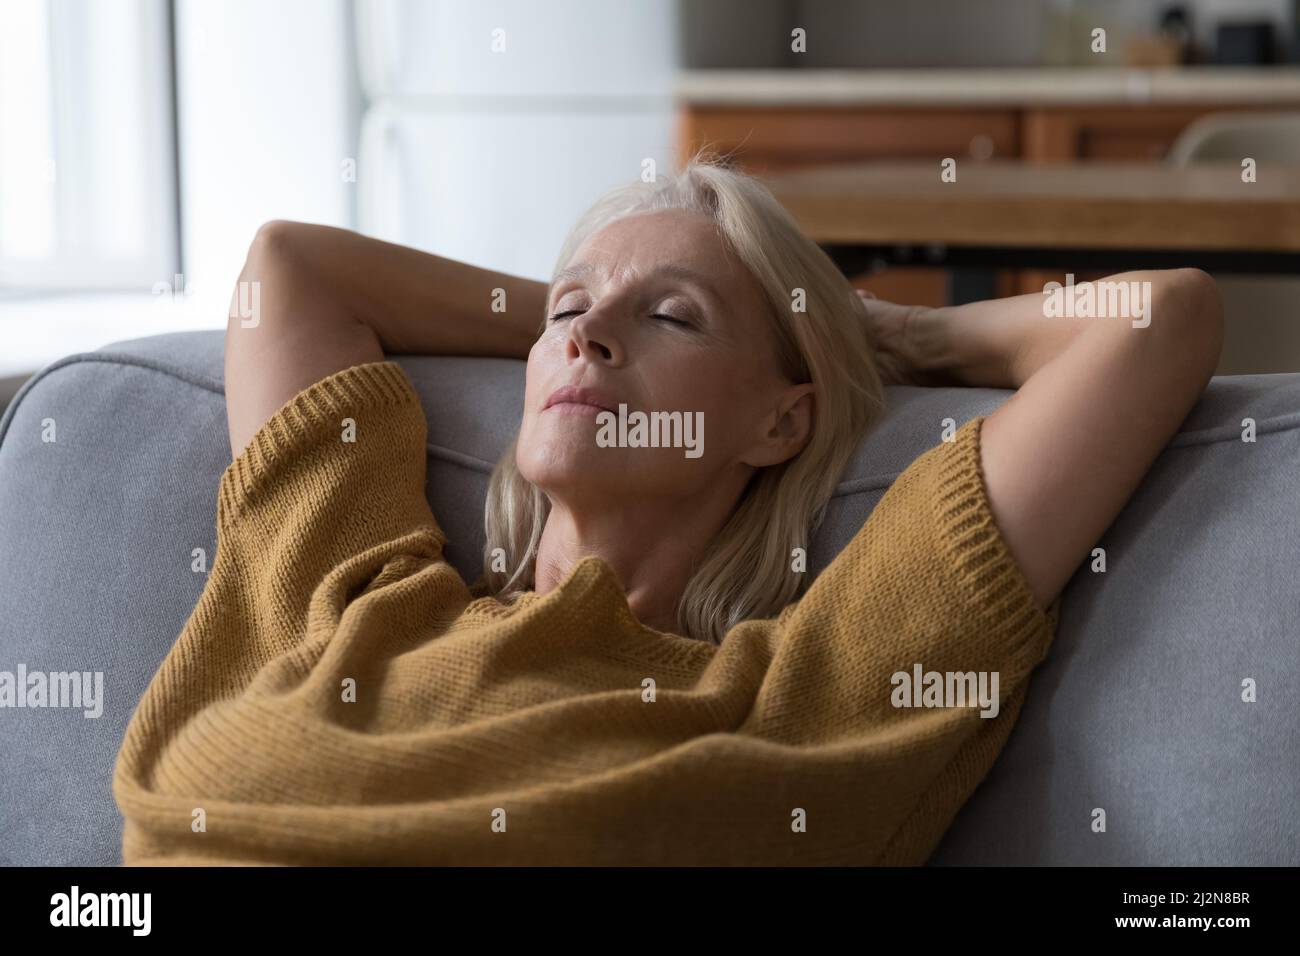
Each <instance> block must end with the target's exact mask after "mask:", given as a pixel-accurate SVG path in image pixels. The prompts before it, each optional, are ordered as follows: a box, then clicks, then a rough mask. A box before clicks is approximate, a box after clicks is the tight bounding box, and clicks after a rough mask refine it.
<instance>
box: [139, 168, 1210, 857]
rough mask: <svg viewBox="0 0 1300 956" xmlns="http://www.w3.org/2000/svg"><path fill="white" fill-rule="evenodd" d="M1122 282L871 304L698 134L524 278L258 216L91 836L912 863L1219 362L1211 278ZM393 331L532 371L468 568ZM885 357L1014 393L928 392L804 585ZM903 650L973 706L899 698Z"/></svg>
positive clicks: (312, 851)
mask: <svg viewBox="0 0 1300 956" xmlns="http://www.w3.org/2000/svg"><path fill="white" fill-rule="evenodd" d="M1114 279H1115V281H1124V282H1134V283H1139V284H1143V283H1149V285H1145V286H1143V285H1139V286H1136V287H1135V288H1145V289H1147V290H1148V291H1149V297H1148V298H1147V299H1146V300H1145V306H1146V308H1147V309H1148V310H1149V312H1148V313H1147V314H1149V315H1150V317H1151V321H1150V322H1149V324H1147V325H1145V326H1142V325H1139V324H1138V323H1134V322H1129V321H1127V320H1126V318H1125V317H1123V316H1112V317H1109V318H1093V319H1085V318H1071V319H1064V318H1050V319H1049V318H1046V317H1045V315H1044V306H1043V296H1040V295H1027V296H1019V297H1015V298H1011V299H1006V300H1000V301H989V302H980V303H974V304H971V305H965V306H958V307H953V308H946V309H935V310H927V309H919V308H908V307H903V306H897V305H893V304H890V303H885V302H879V301H875V300H871V299H869V298H862V297H859V296H858V295H856V294H855V293H854V292H853V290H852V289H851V287H850V286H849V284H848V283H847V281H846V280H845V279H844V278H843V277H842V276H841V275H840V274H839V273H838V272H837V271H836V270H835V268H834V267H833V265H832V264H831V262H830V261H829V259H828V258H827V257H826V256H825V255H824V254H823V253H822V252H821V251H820V250H819V249H818V248H817V247H816V246H815V245H813V244H812V243H811V242H809V241H808V240H807V239H806V238H804V237H803V236H801V235H800V234H799V232H798V230H797V229H796V228H795V226H794V225H793V223H792V222H791V220H790V219H789V217H788V216H787V215H786V214H785V213H784V212H783V211H782V210H781V209H780V207H779V206H778V205H777V204H776V203H775V201H774V200H773V199H772V198H771V196H770V195H769V194H768V193H767V192H766V190H765V189H764V188H763V187H762V186H761V185H759V184H758V183H757V182H756V181H754V180H751V179H748V178H746V177H744V176H742V175H740V174H738V173H735V172H732V171H729V170H727V169H725V168H722V167H718V166H713V165H709V164H707V163H701V162H693V163H691V164H689V165H688V166H687V168H686V169H684V170H683V171H682V173H681V174H680V175H679V176H676V177H664V178H661V179H660V180H659V181H658V182H655V183H651V184H646V183H635V184H633V185H631V186H629V187H626V188H624V189H620V190H616V191H615V192H614V193H612V194H610V195H609V196H607V197H606V198H605V199H603V200H602V201H601V202H599V203H597V205H596V206H594V207H593V209H592V210H591V211H590V212H589V213H588V214H587V215H585V216H584V217H583V219H582V220H580V222H579V223H578V225H577V227H576V228H575V230H574V232H573V234H572V235H571V236H570V238H569V240H568V241H567V242H566V243H565V245H564V248H563V249H562V251H561V255H560V259H559V263H558V271H557V273H556V275H555V277H554V279H553V282H552V283H550V284H549V285H546V284H542V283H537V282H532V281H528V280H524V279H519V278H515V277H512V276H507V275H502V274H499V273H494V272H490V271H487V270H483V269H478V268H474V267H471V266H468V265H465V264H461V263H456V262H452V261H450V260H447V259H443V258H439V257H436V256H430V255H426V254H423V253H420V252H416V251H414V250H411V249H406V248H402V247H399V246H393V245H390V244H386V243H382V242H378V241H375V240H372V239H367V238H364V237H362V236H359V235H356V234H353V233H350V232H346V231H343V230H338V229H332V228H328V227H322V226H309V225H303V224H296V223H286V222H273V223H269V224H268V225H266V226H264V227H263V228H262V229H261V230H260V231H259V233H258V235H257V237H256V238H255V240H254V242H253V245H252V247H251V249H250V251H249V255H248V260H247V262H246V264H245V266H244V270H243V273H242V274H241V276H240V282H241V283H256V284H257V289H258V290H259V293H260V294H259V296H256V297H251V296H245V297H244V301H254V302H257V301H260V314H257V315H246V314H243V313H242V312H241V313H238V314H235V315H233V316H232V320H231V323H230V328H229V331H228V335H227V351H226V401H227V411H228V422H229V429H230V440H231V447H232V451H233V453H234V461H233V462H232V464H231V466H230V468H229V469H228V470H227V471H226V473H225V474H224V475H223V476H222V481H221V487H220V491H219V496H218V509H217V521H218V553H217V556H216V559H215V561H214V566H213V569H212V572H211V574H210V578H209V581H208V584H207V587H206V588H205V591H204V594H203V596H202V598H201V599H200V601H199V604H198V606H197V607H196V608H195V611H194V613H193V615H192V617H191V619H190V621H189V622H187V624H186V628H185V630H184V631H183V632H182V634H181V636H180V638H179V639H178V641H177V645H176V647H175V648H173V650H172V652H171V653H170V654H169V656H168V658H167V660H165V661H164V663H163V665H162V667H161V668H160V671H159V673H158V675H156V676H155V678H154V681H153V683H152V684H151V686H150V688H149V690H148V691H147V692H146V694H145V697H144V699H143V700H142V701H141V704H140V707H139V709H138V710H137V712H136V714H135V716H134V717H133V719H132V723H131V726H130V727H129V728H128V732H127V735H126V738H125V740H124V742H123V746H122V751H121V753H120V754H119V758H118V765H117V768H116V773H115V779H114V793H115V795H116V797H117V799H118V802H119V805H120V806H121V807H122V810H123V813H124V816H125V818H126V833H125V837H124V848H123V854H124V859H125V860H126V862H128V863H133V862H138V863H186V862H199V863H212V862H249V863H252V862H260V863H266V862H271V863H365V862H370V863H376V862H377V863H453V864H455V863H597V864H602V863H604V864H619V863H785V864H790V863H795V864H798V863H805V864H806V863H920V862H923V861H924V860H925V859H926V858H927V857H928V856H929V854H930V853H931V851H932V850H933V849H934V847H935V845H936V844H937V842H938V840H939V838H940V837H941V836H942V834H943V832H944V830H946V828H947V826H948V824H949V823H950V822H951V820H952V818H953V816H954V815H955V814H956V812H957V810H958V809H959V808H960V806H961V805H962V804H963V803H964V802H965V800H966V798H967V797H968V796H969V795H970V793H971V791H972V790H973V789H974V788H975V786H977V785H978V783H979V782H980V780H981V779H982V778H983V776H984V775H985V774H986V773H987V771H988V769H989V767H990V766H991V765H992V763H993V761H994V759H995V758H996V756H997V753H998V752H999V750H1000V749H1001V747H1002V745H1003V744H1004V742H1005V740H1006V737H1007V735H1008V734H1009V732H1010V730H1011V727H1012V725H1013V724H1014V721H1015V719H1016V716H1017V715H1018V713H1019V710H1020V707H1021V705H1022V703H1023V700H1024V695H1025V692H1026V689H1027V685H1028V678H1029V674H1030V672H1031V671H1032V670H1033V668H1034V667H1035V666H1036V665H1037V664H1038V663H1039V662H1041V660H1042V659H1043V657H1044V656H1045V654H1046V652H1047V649H1048V646H1049V645H1050V642H1051V638H1052V636H1053V633H1054V629H1055V624H1056V619H1057V614H1058V613H1059V595H1060V593H1061V591H1062V589H1063V588H1064V586H1065V584H1066V582H1067V581H1068V580H1069V578H1070V577H1071V575H1072V574H1073V572H1074V570H1075V569H1076V567H1077V566H1078V565H1079V563H1080V562H1081V560H1082V559H1083V558H1084V557H1085V556H1087V555H1088V553H1089V551H1090V550H1091V549H1092V547H1093V546H1094V545H1095V543H1096V542H1097V540H1098V538H1099V537H1100V536H1101V534H1102V533H1103V532H1104V531H1105V529H1106V528H1107V526H1108V525H1109V524H1110V523H1111V521H1112V520H1113V519H1114V517H1115V516H1116V514H1117V513H1118V512H1119V510H1120V509H1121V508H1122V507H1123V505H1124V503H1125V501H1126V500H1127V499H1128V497H1129V496H1130V495H1131V494H1132V493H1133V491H1134V489H1135V488H1136V487H1137V485H1138V483H1139V482H1140V481H1141V479H1142V477H1143V475H1144V474H1145V472H1146V471H1147V469H1148V468H1149V467H1150V465H1151V463H1152V461H1153V460H1154V459H1155V457H1156V456H1157V454H1158V453H1159V452H1160V450H1161V449H1162V448H1163V447H1164V445H1165V444H1166V443H1167V442H1168V441H1169V439H1170V438H1171V437H1172V435H1173V434H1174V433H1175V432H1176V431H1177V429H1178V427H1179V425H1180V423H1181V422H1182V421H1183V419H1184V417H1185V416H1186V415H1187V413H1188V411H1189V410H1190V409H1191V407H1192V405H1193V404H1194V403H1195V402H1196V400H1197V398H1198V396H1199V395H1200V394H1201V392H1202V391H1203V389H1204V387H1205V385H1206V383H1207V381H1208V380H1209V378H1210V376H1211V375H1212V373H1213V370H1214V367H1215V365H1216V363H1217V358H1218V351H1219V347H1220V342H1221V335H1222V332H1221V324H1222V318H1221V309H1220V307H1219V302H1218V297H1217V293H1216V291H1215V287H1214V284H1213V282H1212V280H1210V279H1209V278H1208V277H1207V276H1206V275H1205V274H1204V273H1202V272H1199V271H1196V270H1174V271H1167V272H1142V273H1128V274H1124V275H1122V276H1117V277H1114ZM246 288H247V287H246ZM237 294H238V293H237ZM539 317H542V318H543V322H542V324H541V326H540V328H539V326H538V318H539ZM387 353H408V354H412V353H428V354H460V355H481V356H513V357H518V358H526V359H527V361H528V365H527V372H526V390H525V399H524V408H523V419H522V422H521V425H520V429H519V433H518V436H517V438H516V441H515V443H514V444H512V446H511V448H510V449H509V450H508V451H507V453H506V455H505V456H504V457H503V458H502V460H501V462H500V463H499V464H498V466H497V469H496V472H495V473H494V475H493V480H492V484H491V489H490V492H489V496H488V501H487V506H486V520H487V531H488V540H487V547H486V549H485V556H484V558H485V560H484V575H483V578H482V579H481V580H480V582H479V583H478V586H477V587H476V589H474V590H473V591H471V589H470V588H468V587H467V586H466V583H465V582H464V580H463V579H462V578H461V577H460V576H459V575H458V574H457V573H456V572H455V570H454V569H452V568H451V566H450V565H449V564H448V563H447V562H446V560H445V558H444V557H443V545H444V544H445V536H444V535H443V534H442V532H441V529H440V528H439V526H438V524H437V522H436V519H435V517H434V516H433V515H432V514H431V513H430V512H429V509H428V504H427V499H426V497H425V489H424V478H425V413H424V411H423V409H422V408H421V406H420V404H419V401H418V399H417V398H416V397H415V394H414V392H413V390H412V388H411V386H410V384H409V382H408V381H407V379H406V378H405V374H404V373H403V372H402V370H401V369H400V367H399V366H397V365H396V364H395V363H392V362H389V361H386V360H385V354H387ZM882 384H961V385H975V386H988V387H999V388H1015V389H1017V390H1018V391H1017V393H1016V394H1015V395H1014V396H1012V398H1011V399H1010V400H1008V401H1007V402H1006V403H1005V404H1003V405H1002V406H1001V407H999V408H998V409H997V410H996V411H994V412H993V413H991V414H990V415H988V416H986V417H985V416H980V417H977V418H974V419H972V420H970V421H968V422H966V423H965V424H964V425H962V426H961V427H960V428H958V429H957V430H956V433H955V434H951V435H946V436H945V435H943V434H941V432H940V430H939V423H938V422H936V435H935V440H936V445H935V447H934V448H932V449H931V450H930V451H928V452H926V453H925V454H923V455H922V456H921V457H920V458H918V459H917V460H916V461H915V462H913V463H912V465H911V466H910V467H909V468H908V469H907V470H906V471H905V472H904V473H903V475H901V476H900V477H899V478H898V479H897V480H896V481H895V482H894V484H893V485H892V486H891V487H890V488H889V490H888V492H887V493H886V494H885V496H884V497H883V498H882V499H881V501H880V503H879V504H878V505H877V506H876V508H875V510H874V511H873V512H872V514H871V516H870V518H869V520H868V521H867V522H866V523H865V524H864V525H863V526H862V528H861V529H860V530H859V531H858V533H857V534H856V535H855V536H854V538H853V540H852V541H851V542H850V543H849V545H848V546H847V547H846V548H845V549H844V550H843V551H842V552H841V553H840V554H839V555H838V556H837V557H836V559H835V560H834V561H833V562H832V563H831V565H830V566H829V567H827V568H826V569H825V570H824V571H823V572H822V573H821V574H820V575H819V576H818V577H817V579H816V581H815V582H814V583H813V584H812V585H811V586H809V587H807V588H806V589H805V588H804V587H803V579H804V572H803V569H802V565H801V563H800V561H799V559H798V554H799V549H801V548H804V547H806V545H807V542H808V538H809V536H810V534H811V532H812V530H813V528H814V527H815V526H816V524H817V522H818V521H819V520H820V517H821V514H822V512H823V510H824V508H825V505H826V503H827V500H828V498H829V496H830V494H831V491H832V490H833V488H834V486H835V484H836V482H837V480H838V479H839V477H840V474H841V472H842V470H843V468H844V466H845V463H846V462H847V459H848V457H849V455H850V454H851V453H852V451H853V450H854V448H855V447H856V446H857V444H858V442H859V441H860V440H861V438H862V436H863V434H864V433H865V431H866V429H867V428H868V427H869V426H870V424H871V422H872V421H873V420H874V419H875V417H876V416H877V415H878V414H879V413H880V412H881V409H882V401H881V397H882V388H881V386H882ZM629 411H630V412H641V413H644V414H646V415H650V414H652V413H657V412H658V413H666V414H668V413H680V415H681V419H680V420H681V421H685V420H687V419H688V418H689V420H691V421H699V422H701V423H702V424H703V426H704V428H703V430H702V432H701V433H700V434H699V435H698V436H697V437H702V438H703V439H704V440H703V442H702V443H701V448H702V454H699V455H698V456H696V457H692V456H691V455H689V454H685V453H684V449H683V448H682V447H680V444H681V443H680V442H678V447H671V445H672V443H671V442H669V443H668V444H669V445H670V447H663V445H662V443H661V445H660V447H646V445H645V443H644V442H642V443H640V444H638V443H637V442H634V441H628V440H627V437H626V434H625V430H624V429H613V428H608V427H606V426H608V425H610V423H611V422H612V421H613V420H614V419H615V418H617V417H622V416H625V415H626V414H627V413H628V412H629ZM436 413H437V410H436V409H433V410H432V414H436ZM613 435H617V436H618V437H619V439H620V440H618V441H613V442H611V441H609V440H608V439H609V438H610V437H611V436H613ZM602 436H603V437H604V439H605V440H602ZM677 437H678V438H680V437H682V436H681V433H680V432H679V433H677ZM792 556H793V557H792ZM801 591H802V592H804V593H802V594H800V592H801ZM922 671H924V672H927V673H936V674H939V675H949V676H950V680H949V684H950V686H951V685H952V681H951V675H958V677H959V678H960V677H961V676H962V675H970V678H971V681H972V683H971V684H970V685H969V686H970V687H972V688H973V687H974V686H975V683H974V680H975V678H976V677H978V679H979V686H980V687H981V688H982V689H984V688H991V690H992V696H991V699H985V700H983V704H984V705H985V706H983V708H982V709H980V708H977V707H974V706H970V702H955V701H954V700H952V699H949V698H945V697H943V696H942V695H940V697H939V698H938V699H934V700H932V699H930V695H929V693H928V692H927V693H926V694H925V695H923V694H922V688H921V687H919V686H917V687H915V694H913V693H912V692H911V690H912V689H911V688H907V687H906V686H905V685H907V682H908V678H909V677H910V675H912V674H913V673H914V672H916V673H918V674H919V673H921V672H922ZM986 678H987V681H986ZM905 691H906V692H905Z"/></svg>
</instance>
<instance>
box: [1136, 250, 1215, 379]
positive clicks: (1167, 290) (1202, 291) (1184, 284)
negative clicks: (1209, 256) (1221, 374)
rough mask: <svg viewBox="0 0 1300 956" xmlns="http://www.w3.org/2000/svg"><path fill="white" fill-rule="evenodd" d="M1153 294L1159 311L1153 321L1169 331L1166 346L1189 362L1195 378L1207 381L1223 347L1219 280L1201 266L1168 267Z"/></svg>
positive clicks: (1154, 303) (1154, 305) (1154, 304)
mask: <svg viewBox="0 0 1300 956" xmlns="http://www.w3.org/2000/svg"><path fill="white" fill-rule="evenodd" d="M1157 296H1158V297H1157V298H1155V300H1154V302H1153V308H1156V307H1158V308H1160V311H1161V315H1160V316H1159V318H1158V319H1157V320H1156V322H1157V323H1159V324H1160V325H1162V326H1163V327H1164V328H1165V330H1166V332H1169V333H1172V335H1173V340H1172V341H1171V342H1170V347H1171V348H1173V349H1174V350H1176V352H1177V353H1178V354H1181V355H1183V356H1184V357H1186V358H1187V359H1188V360H1189V361H1190V362H1192V363H1193V364H1194V366H1195V368H1194V372H1195V374H1196V376H1197V377H1198V379H1200V380H1202V382H1203V383H1208V382H1209V380H1210V379H1211V378H1212V377H1213V375H1214V371H1215V369H1216V368H1217V367H1218V365H1219V356H1220V353H1221V352H1222V350H1223V323H1224V319H1223V297H1222V295H1221V294H1220V292H1219V284H1218V283H1217V282H1215V281H1214V277H1213V276H1211V275H1210V274H1209V273H1208V272H1205V271H1204V270H1202V269H1192V268H1188V269H1170V270H1169V271H1168V272H1167V273H1166V274H1165V282H1164V287H1163V289H1162V290H1161V293H1157ZM1161 320H1163V321H1161ZM1153 324H1155V323H1153Z"/></svg>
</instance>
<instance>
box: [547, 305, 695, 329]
mask: <svg viewBox="0 0 1300 956" xmlns="http://www.w3.org/2000/svg"><path fill="white" fill-rule="evenodd" d="M581 314H582V310H581V309H569V310H567V311H565V312H557V313H555V315H553V316H551V317H550V318H549V319H547V321H548V322H558V321H560V319H567V318H569V316H571V315H581ZM650 318H652V319H662V320H663V321H665V322H671V323H672V324H673V325H684V326H688V327H689V326H690V324H691V323H690V322H687V321H685V320H684V319H679V318H677V317H676V316H674V315H665V314H664V313H662V312H658V313H655V314H654V315H652V316H650Z"/></svg>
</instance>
